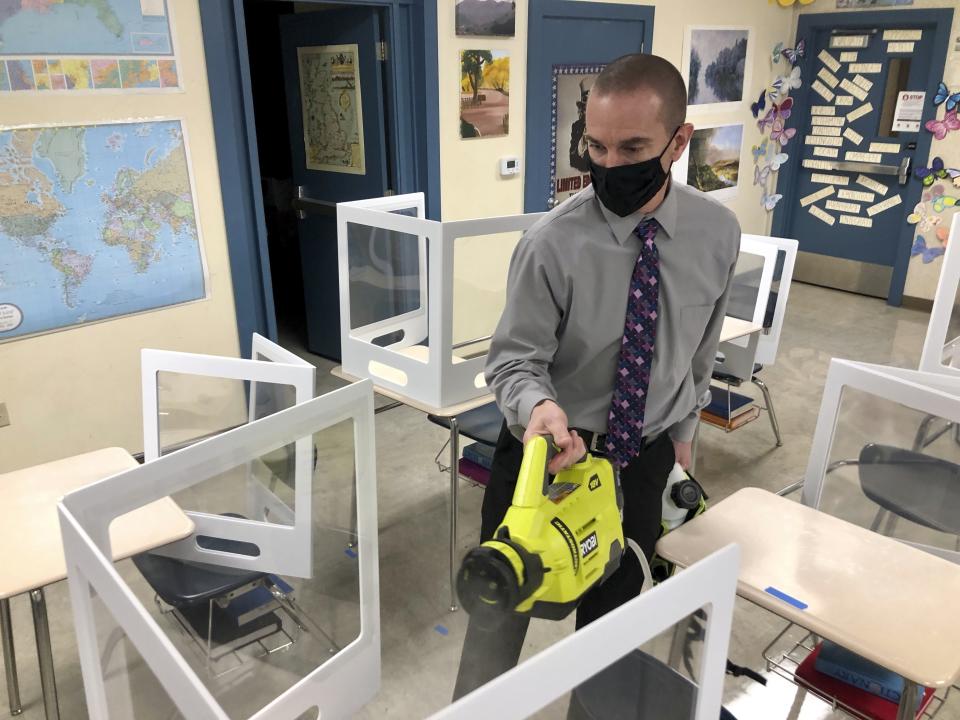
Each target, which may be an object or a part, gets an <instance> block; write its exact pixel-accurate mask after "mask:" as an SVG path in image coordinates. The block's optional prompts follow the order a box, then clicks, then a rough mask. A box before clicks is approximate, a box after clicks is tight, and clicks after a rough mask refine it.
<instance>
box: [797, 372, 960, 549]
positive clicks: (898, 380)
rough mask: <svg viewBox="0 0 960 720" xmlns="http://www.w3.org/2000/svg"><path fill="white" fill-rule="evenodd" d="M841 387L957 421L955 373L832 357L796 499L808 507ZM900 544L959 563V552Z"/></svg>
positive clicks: (821, 472)
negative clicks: (801, 487) (798, 497)
mask: <svg viewBox="0 0 960 720" xmlns="http://www.w3.org/2000/svg"><path fill="white" fill-rule="evenodd" d="M845 388H853V389H855V390H859V391H862V392H865V393H869V394H871V395H874V396H876V397H879V398H883V399H885V400H889V401H891V402H895V403H898V404H900V405H903V406H904V407H908V408H912V409H914V410H916V411H918V412H920V413H924V414H929V415H935V416H937V417H940V418H943V419H945V420H950V421H952V422H954V423H958V424H960V377H954V376H951V375H944V374H942V373H939V374H938V373H930V372H925V371H922V370H908V369H904V368H896V367H888V366H886V365H873V364H870V363H862V362H856V361H854V360H840V359H838V358H833V359H832V360H831V361H830V367H829V369H828V370H827V382H826V384H825V385H824V388H823V399H822V400H821V401H820V414H819V415H818V417H817V427H816V430H815V431H814V435H813V444H812V445H811V447H810V457H809V459H808V461H807V471H806V474H805V475H804V480H803V495H802V499H801V502H803V504H804V505H807V506H809V507H812V508H816V509H819V508H820V502H821V500H822V499H823V484H824V478H825V477H826V474H827V468H828V467H829V465H830V452H831V450H832V449H833V441H834V437H835V435H836V431H837V421H838V419H839V415H840V404H841V402H842V400H843V391H844V389H845ZM901 542H904V543H906V544H907V545H912V546H914V547H916V548H919V549H921V550H925V551H927V552H929V553H932V554H934V555H938V556H940V557H942V558H944V559H946V560H949V561H950V562H954V563H960V552H956V551H952V550H947V549H944V548H939V547H935V546H932V545H925V544H923V543H917V542H911V541H909V540H902V541H901Z"/></svg>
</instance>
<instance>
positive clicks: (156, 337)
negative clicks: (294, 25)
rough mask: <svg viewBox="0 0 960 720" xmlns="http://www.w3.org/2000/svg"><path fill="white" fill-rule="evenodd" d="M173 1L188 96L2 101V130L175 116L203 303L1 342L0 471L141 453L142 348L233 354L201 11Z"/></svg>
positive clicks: (15, 97)
mask: <svg viewBox="0 0 960 720" xmlns="http://www.w3.org/2000/svg"><path fill="white" fill-rule="evenodd" d="M169 5H170V6H171V17H172V20H173V34H174V43H175V47H176V51H177V66H178V70H179V73H180V77H181V80H182V83H183V86H184V92H181V93H162V94H159V93H157V94H148V93H139V94H138V93H135V92H129V93H123V94H113V95H104V94H98V93H97V92H91V93H84V94H80V93H74V92H72V91H68V92H62V93H51V92H44V93H11V94H5V95H4V97H3V99H2V110H0V124H2V125H3V126H11V125H22V124H34V125H44V124H84V123H96V122H109V121H123V120H132V119H138V118H154V117H168V118H181V119H182V121H183V124H184V127H185V129H186V134H187V138H188V151H189V153H190V159H191V162H192V168H193V173H194V181H195V183H196V193H197V197H196V201H197V212H198V216H199V221H200V223H201V226H200V229H201V236H202V238H203V243H204V248H205V253H206V261H207V266H208V270H209V280H208V298H207V299H206V300H203V301H199V302H195V303H191V304H188V305H181V306H177V307H174V308H170V309H166V310H158V311H154V312H149V313H142V314H139V315H135V316H130V317H126V318H120V319H116V320H109V321H106V322H101V323H97V324H91V325H87V326H83V327H78V328H75V329H71V330H63V331H60V332H55V333H50V334H47V335H41V336H37V337H33V338H26V339H23V340H13V341H10V342H7V343H4V344H0V402H5V403H6V405H7V409H8V411H9V413H10V417H11V425H10V426H9V427H5V428H0V472H3V471H6V470H12V469H14V468H18V467H23V466H26V465H30V464H34V463H37V462H43V461H46V460H51V459H54V458H58V457H63V456H66V455H71V454H74V453H79V452H84V451H87V450H92V449H96V448H99V447H104V446H109V445H120V446H123V447H126V448H127V449H129V450H131V451H138V450H140V449H141V446H142V440H141V436H142V428H141V422H140V412H141V411H140V379H139V368H140V361H139V353H140V349H141V348H143V347H155V348H165V349H172V350H185V351H197V352H209V353H217V354H224V355H233V356H236V355H237V352H238V342H237V331H236V319H235V311H234V305H233V291H232V287H231V280H230V267H229V262H228V257H227V244H226V233H225V229H224V222H223V207H222V204H221V199H220V180H219V176H218V173H217V159H216V151H215V147H214V137H213V125H212V121H211V115H210V97H209V93H208V88H207V80H206V66H205V63H204V56H203V43H202V39H201V35H200V17H199V11H198V4H197V0H171V2H170V3H169ZM247 342H249V340H247V341H246V342H245V344H246V343H247Z"/></svg>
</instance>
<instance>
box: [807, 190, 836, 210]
mask: <svg viewBox="0 0 960 720" xmlns="http://www.w3.org/2000/svg"><path fill="white" fill-rule="evenodd" d="M835 190H836V188H834V187H833V185H830V186H829V187H825V188H822V189H820V190H817V191H816V192H814V193H810V194H809V195H807V196H806V197H803V198H800V207H806V206H807V205H812V204H813V203H815V202H816V201H817V200H823V198H826V197H830V196H831V195H833V193H834V191H835Z"/></svg>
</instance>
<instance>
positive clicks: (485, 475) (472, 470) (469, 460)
mask: <svg viewBox="0 0 960 720" xmlns="http://www.w3.org/2000/svg"><path fill="white" fill-rule="evenodd" d="M492 464H493V447H492V446H490V445H486V444H484V443H473V444H472V445H467V446H466V447H464V448H463V457H462V458H460V464H459V469H460V474H461V475H463V476H464V477H466V478H470V479H471V480H473V481H474V482H475V483H478V484H480V485H483V486H486V484H487V481H488V480H489V479H490V466H491V465H492Z"/></svg>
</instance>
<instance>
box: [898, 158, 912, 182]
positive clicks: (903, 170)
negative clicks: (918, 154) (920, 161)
mask: <svg viewBox="0 0 960 720" xmlns="http://www.w3.org/2000/svg"><path fill="white" fill-rule="evenodd" d="M912 159H913V158H912V157H911V156H910V155H904V156H903V157H902V158H900V171H899V173H898V174H897V180H898V181H899V182H900V184H901V185H906V184H907V180H909V179H910V161H911V160H912Z"/></svg>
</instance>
